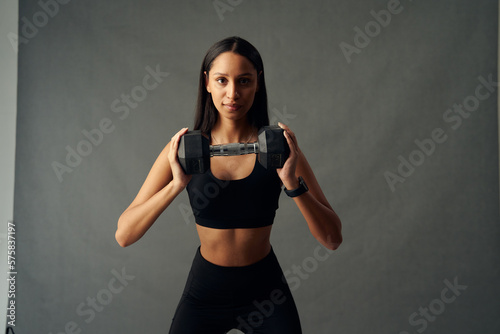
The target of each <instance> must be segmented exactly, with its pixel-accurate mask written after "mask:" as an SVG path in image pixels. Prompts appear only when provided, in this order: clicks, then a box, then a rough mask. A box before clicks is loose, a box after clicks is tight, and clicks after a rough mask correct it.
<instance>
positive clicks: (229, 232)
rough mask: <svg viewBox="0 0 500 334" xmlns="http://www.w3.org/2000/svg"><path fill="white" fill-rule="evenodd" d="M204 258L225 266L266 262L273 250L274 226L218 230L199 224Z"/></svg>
mask: <svg viewBox="0 0 500 334" xmlns="http://www.w3.org/2000/svg"><path fill="white" fill-rule="evenodd" d="M196 228H197V230H198V236H199V237H200V242H201V249H200V251H201V255H202V256H203V258H204V259H205V260H207V261H209V262H211V263H213V264H216V265H218V266H223V267H242V266H248V265H250V264H253V263H256V262H258V261H259V260H261V259H263V258H264V257H265V256H266V255H267V254H269V251H270V250H271V243H270V240H269V239H270V236H271V228H272V225H269V226H264V227H258V228H236V229H215V228H210V227H204V226H201V225H196Z"/></svg>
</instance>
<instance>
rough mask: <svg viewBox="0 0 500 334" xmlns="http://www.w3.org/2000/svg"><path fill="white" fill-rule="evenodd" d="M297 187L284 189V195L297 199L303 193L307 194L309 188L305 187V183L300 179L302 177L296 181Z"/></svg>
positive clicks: (300, 177)
mask: <svg viewBox="0 0 500 334" xmlns="http://www.w3.org/2000/svg"><path fill="white" fill-rule="evenodd" d="M297 182H298V186H297V187H295V188H285V193H286V194H287V195H288V196H289V197H297V196H300V195H302V194H303V193H305V192H307V191H308V190H309V188H308V187H307V184H306V181H304V179H303V178H302V176H299V178H298V179H297Z"/></svg>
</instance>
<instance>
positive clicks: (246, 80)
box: [240, 78, 250, 85]
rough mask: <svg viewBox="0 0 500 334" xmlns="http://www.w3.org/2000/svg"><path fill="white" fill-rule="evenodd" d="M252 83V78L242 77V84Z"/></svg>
mask: <svg viewBox="0 0 500 334" xmlns="http://www.w3.org/2000/svg"><path fill="white" fill-rule="evenodd" d="M249 83H250V79H248V78H241V79H240V84H242V85H248V84H249Z"/></svg>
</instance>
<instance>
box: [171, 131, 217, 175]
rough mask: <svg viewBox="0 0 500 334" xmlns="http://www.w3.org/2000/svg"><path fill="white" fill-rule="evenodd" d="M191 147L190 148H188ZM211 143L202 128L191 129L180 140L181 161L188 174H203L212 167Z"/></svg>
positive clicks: (179, 153) (179, 155) (179, 152)
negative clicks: (203, 133)
mask: <svg viewBox="0 0 500 334" xmlns="http://www.w3.org/2000/svg"><path fill="white" fill-rule="evenodd" d="M187 148H189V149H187ZM209 148H210V143H209V141H208V139H207V138H206V137H205V136H203V135H202V133H201V131H200V130H194V131H189V132H187V133H186V134H184V135H183V136H182V137H181V140H180V142H179V150H178V153H177V154H178V157H179V163H180V165H181V167H182V169H183V170H184V173H186V174H203V173H205V172H206V171H207V170H209V169H210V150H209Z"/></svg>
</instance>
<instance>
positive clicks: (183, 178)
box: [168, 128, 192, 189]
mask: <svg viewBox="0 0 500 334" xmlns="http://www.w3.org/2000/svg"><path fill="white" fill-rule="evenodd" d="M187 131H188V128H183V129H181V130H180V131H179V132H177V133H176V134H175V135H174V136H173V137H172V140H171V141H170V151H169V152H168V161H169V162H170V168H171V169H172V183H173V185H174V186H176V187H178V188H179V189H184V188H186V186H187V184H188V183H189V181H190V180H191V178H192V176H191V175H187V174H186V173H184V171H183V170H182V167H181V165H180V163H179V160H178V158H177V150H178V149H179V142H180V141H181V137H182V136H183V135H184V134H185V133H186V132H187Z"/></svg>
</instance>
